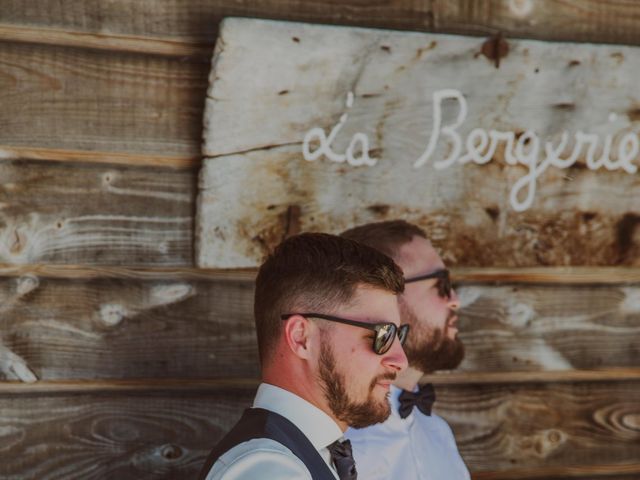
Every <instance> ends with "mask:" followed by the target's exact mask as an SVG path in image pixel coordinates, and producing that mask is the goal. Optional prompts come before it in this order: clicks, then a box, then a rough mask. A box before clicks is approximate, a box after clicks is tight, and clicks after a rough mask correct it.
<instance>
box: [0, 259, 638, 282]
mask: <svg viewBox="0 0 640 480" xmlns="http://www.w3.org/2000/svg"><path fill="white" fill-rule="evenodd" d="M451 272H452V277H453V279H454V281H455V282H456V283H457V284H458V285H460V284H478V283H487V284H499V283H508V284H521V283H525V284H531V285H538V284H543V285H544V284H547V285H548V284H550V285H562V284H568V285H596V284H597V285H623V284H631V283H640V269H638V268H625V267H538V268H503V269H499V268H453V269H451ZM256 273H257V270H256V269H253V268H246V269H210V268H192V267H173V268H172V267H153V266H152V267H118V266H103V265H100V266H93V265H71V264H66V265H46V264H28V265H9V264H1V263H0V277H16V276H18V277H19V276H24V275H36V276H42V277H47V278H60V279H81V278H85V279H90V278H120V279H125V278H130V279H138V280H143V279H146V280H154V279H155V280H158V279H163V280H164V279H174V280H176V279H181V280H213V279H218V280H246V281H253V280H254V279H255V276H256Z"/></svg>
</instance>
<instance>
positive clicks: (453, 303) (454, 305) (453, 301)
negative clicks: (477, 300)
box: [447, 288, 460, 310]
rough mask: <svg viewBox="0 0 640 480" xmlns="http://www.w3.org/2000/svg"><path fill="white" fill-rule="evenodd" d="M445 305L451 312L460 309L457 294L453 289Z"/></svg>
mask: <svg viewBox="0 0 640 480" xmlns="http://www.w3.org/2000/svg"><path fill="white" fill-rule="evenodd" d="M447 305H448V307H449V308H450V309H451V310H458V309H459V308H460V297H458V294H457V292H456V291H455V290H454V289H453V288H451V295H450V296H449V301H448V302H447Z"/></svg>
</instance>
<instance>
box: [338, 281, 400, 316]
mask: <svg viewBox="0 0 640 480" xmlns="http://www.w3.org/2000/svg"><path fill="white" fill-rule="evenodd" d="M339 314H340V315H341V316H343V317H347V318H351V319H353V320H359V321H362V322H371V323H377V322H393V323H396V324H399V323H400V313H399V310H398V297H397V296H396V295H395V294H394V293H392V292H389V291H387V290H382V289H379V288H373V287H368V286H359V287H357V289H356V293H355V295H354V296H353V299H352V301H351V302H350V304H349V305H348V306H346V307H344V308H342V309H340V312H339Z"/></svg>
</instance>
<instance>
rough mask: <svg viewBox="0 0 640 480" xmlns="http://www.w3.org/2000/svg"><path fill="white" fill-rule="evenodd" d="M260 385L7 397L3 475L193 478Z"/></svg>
mask: <svg viewBox="0 0 640 480" xmlns="http://www.w3.org/2000/svg"><path fill="white" fill-rule="evenodd" d="M252 397H253V390H248V389H243V390H224V391H217V392H216V391H213V392H212V391H203V392H190V393H185V392H182V391H179V390H177V391H169V392H156V393H146V394H145V393H133V394H132V393H129V394H120V395H90V394H82V393H76V394H74V395H53V396H28V395H27V396H0V445H2V450H1V452H2V462H0V478H3V479H18V478H19V479H21V480H36V479H38V480H45V479H46V480H67V479H71V478H82V479H87V480H89V479H96V480H97V479H106V478H118V479H122V480H124V479H149V480H150V479H167V480H169V479H172V480H173V479H178V478H180V479H182V478H185V479H186V478H194V477H195V475H196V474H197V472H198V470H199V469H200V467H201V465H202V463H203V462H204V458H205V456H206V454H207V453H208V451H209V449H210V448H212V447H213V446H214V445H215V443H216V442H217V441H218V440H219V439H220V438H221V437H222V435H223V434H224V433H226V432H227V431H228V430H229V429H230V428H231V427H232V426H233V424H234V423H235V422H236V421H237V419H238V418H239V417H240V415H241V413H242V410H243V409H244V408H246V407H248V406H250V405H251V400H252Z"/></svg>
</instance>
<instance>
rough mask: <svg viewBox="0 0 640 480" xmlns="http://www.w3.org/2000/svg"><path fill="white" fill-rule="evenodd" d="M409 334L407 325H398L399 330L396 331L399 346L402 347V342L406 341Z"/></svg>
mask: <svg viewBox="0 0 640 480" xmlns="http://www.w3.org/2000/svg"><path fill="white" fill-rule="evenodd" d="M408 334H409V325H406V324H405V325H400V329H399V330H398V340H400V345H404V342H406V341H407V335H408Z"/></svg>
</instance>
